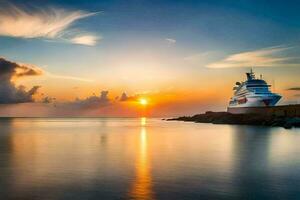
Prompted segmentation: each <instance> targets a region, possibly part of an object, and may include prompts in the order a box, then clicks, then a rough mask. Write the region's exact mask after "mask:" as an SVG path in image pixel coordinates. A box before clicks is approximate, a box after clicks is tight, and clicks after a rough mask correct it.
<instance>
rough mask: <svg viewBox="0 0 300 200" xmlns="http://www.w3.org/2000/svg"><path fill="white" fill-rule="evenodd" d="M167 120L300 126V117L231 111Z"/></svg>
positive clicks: (286, 126)
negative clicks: (235, 112) (234, 112)
mask: <svg viewBox="0 0 300 200" xmlns="http://www.w3.org/2000/svg"><path fill="white" fill-rule="evenodd" d="M166 120H167V121H185V122H195V123H211V124H232V125H233V124H235V125H254V126H269V127H283V128H286V129H290V128H293V127H300V117H284V116H275V115H263V114H232V113H229V112H212V111H208V112H205V113H202V114H196V115H193V116H182V117H177V118H170V119H166Z"/></svg>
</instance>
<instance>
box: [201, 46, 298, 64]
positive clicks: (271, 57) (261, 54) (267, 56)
mask: <svg viewBox="0 0 300 200" xmlns="http://www.w3.org/2000/svg"><path fill="white" fill-rule="evenodd" d="M288 49H290V48H289V47H282V46H275V47H270V48H264V49H259V50H255V51H248V52H242V53H237V54H233V55H230V56H228V57H226V58H225V59H223V60H221V61H218V62H214V63H211V64H208V65H207V66H206V67H208V68H234V67H277V66H283V65H284V66H295V65H298V64H297V63H288V62H290V61H292V60H293V58H291V57H284V56H282V55H280V53H282V52H284V51H286V50H288Z"/></svg>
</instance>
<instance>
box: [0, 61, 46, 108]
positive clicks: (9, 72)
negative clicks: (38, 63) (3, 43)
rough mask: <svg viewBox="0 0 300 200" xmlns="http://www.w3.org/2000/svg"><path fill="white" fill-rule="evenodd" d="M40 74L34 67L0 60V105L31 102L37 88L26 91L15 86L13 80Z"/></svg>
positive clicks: (22, 87) (21, 87)
mask: <svg viewBox="0 0 300 200" xmlns="http://www.w3.org/2000/svg"><path fill="white" fill-rule="evenodd" d="M41 74H42V71H41V70H39V69H37V68H35V67H32V66H27V65H22V64H18V63H15V62H11V61H8V60H6V59H4V58H0V104H13V103H26V102H33V101H34V99H33V95H34V94H36V93H37V91H38V89H39V86H34V87H32V88H31V89H30V90H26V88H25V87H24V86H22V85H21V86H16V85H15V83H14V80H15V79H17V78H20V77H24V76H36V75H41Z"/></svg>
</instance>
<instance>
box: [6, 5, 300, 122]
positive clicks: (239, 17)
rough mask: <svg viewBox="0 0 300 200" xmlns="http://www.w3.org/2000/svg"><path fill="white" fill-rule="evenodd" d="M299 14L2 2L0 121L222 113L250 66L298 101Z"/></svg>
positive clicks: (254, 8) (250, 8)
mask: <svg viewBox="0 0 300 200" xmlns="http://www.w3.org/2000/svg"><path fill="white" fill-rule="evenodd" d="M299 9H300V3H297V1H291V2H289V3H286V2H285V1H276V0H275V1H264V0H257V1H255V0H251V1H248V0H241V1H212V0H207V1H205V0H203V1H192V0H186V1H176V0H172V1H170V0H165V1H164V0H160V1H155V0H152V1H149V0H148V1H147V0H127V1H124V0H123V1H122V0H106V1H105V0H99V1H98V0H94V1H83V0H81V1H79V0H77V1H75V0H65V1H63V0H44V1H37V0H31V1H21V0H13V1H11V0H10V1H5V0H0V44H1V47H0V81H1V83H0V116H110V117H114V116H121V117H123V116H124V117H134V116H141V115H146V116H154V117H156V116H157V117H164V116H179V115H190V114H196V113H200V112H204V111H207V110H213V111H222V110H226V107H227V104H228V102H229V99H230V97H231V96H232V93H233V91H232V88H233V86H234V84H235V82H236V81H242V80H244V79H245V74H244V73H245V72H247V71H249V69H250V68H251V67H252V68H253V69H254V71H255V72H256V74H257V75H259V74H263V77H264V79H265V80H266V81H267V82H268V83H270V84H271V85H272V91H274V92H276V93H279V94H282V95H283V98H282V100H281V101H280V104H291V103H298V102H300V83H299V74H300V73H299V72H300V60H299V58H298V55H299V53H300V46H299V45H300V15H299ZM145 101H146V103H142V102H145Z"/></svg>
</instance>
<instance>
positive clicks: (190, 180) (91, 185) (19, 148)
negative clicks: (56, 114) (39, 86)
mask: <svg viewBox="0 0 300 200" xmlns="http://www.w3.org/2000/svg"><path fill="white" fill-rule="evenodd" d="M299 141H300V131H299V129H292V130H285V129H281V128H265V127H250V126H226V125H211V124H194V123H181V122H165V121H161V120H156V119H146V118H141V119H119V118H113V119H102V118H98V119H71V118H70V119H0V171H1V173H0V195H1V197H0V198H1V199H5V200H7V199H51V200H64V199H74V200H75V199H80V200H81V199H105V200H106V199H136V200H151V199H172V200H181V199H208V200H210V199H250V198H252V197H253V199H293V198H292V197H295V198H294V199H299V197H300V192H299V188H300V172H299V169H300V159H299V154H300V146H299V145H298V143H299ZM297 197H298V198H297Z"/></svg>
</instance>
